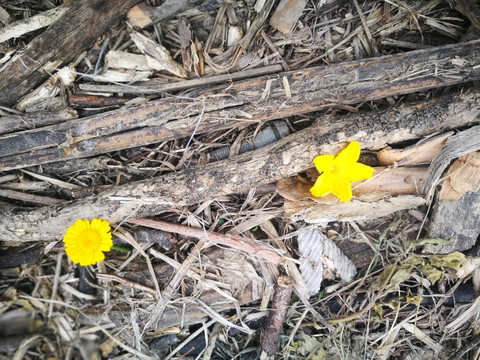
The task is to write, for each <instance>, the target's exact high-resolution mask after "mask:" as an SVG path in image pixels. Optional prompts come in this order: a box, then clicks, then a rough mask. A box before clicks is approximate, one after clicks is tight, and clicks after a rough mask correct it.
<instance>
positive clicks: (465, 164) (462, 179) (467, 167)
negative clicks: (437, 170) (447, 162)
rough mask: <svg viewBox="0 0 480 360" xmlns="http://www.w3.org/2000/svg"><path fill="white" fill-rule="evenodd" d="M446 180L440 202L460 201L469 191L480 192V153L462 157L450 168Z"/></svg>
mask: <svg viewBox="0 0 480 360" xmlns="http://www.w3.org/2000/svg"><path fill="white" fill-rule="evenodd" d="M445 178H446V179H445V182H444V183H443V184H442V189H441V190H440V194H439V197H438V200H439V201H450V200H458V199H460V198H461V197H462V196H463V194H465V193H466V192H468V191H470V192H477V191H478V190H480V153H478V152H476V151H475V152H472V153H470V154H467V155H463V156H460V157H459V158H458V159H457V160H455V162H454V163H453V164H452V165H451V166H450V167H449V169H448V171H447V174H446V176H445Z"/></svg>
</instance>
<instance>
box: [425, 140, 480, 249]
mask: <svg viewBox="0 0 480 360" xmlns="http://www.w3.org/2000/svg"><path fill="white" fill-rule="evenodd" d="M476 141H477V148H478V149H480V134H479V136H478V138H477V139H476ZM443 179H444V180H443V181H442V183H441V189H440V191H439V192H438V195H437V196H436V201H435V204H434V206H433V210H432V216H431V219H430V223H429V224H428V236H429V237H431V238H440V239H449V238H453V241H451V242H449V243H447V244H443V245H437V246H433V245H427V246H425V249H424V251H426V252H428V253H432V252H433V253H451V252H453V251H465V250H468V249H470V248H472V247H473V246H474V245H475V244H476V243H477V241H478V238H479V237H480V158H479V153H478V152H472V153H470V154H468V155H464V156H461V157H460V158H458V159H457V160H456V161H455V162H454V163H453V164H452V165H451V166H450V168H449V169H448V171H447V172H446V174H444V175H443ZM459 220H461V221H459Z"/></svg>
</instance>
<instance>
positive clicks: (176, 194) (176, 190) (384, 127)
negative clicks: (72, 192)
mask: <svg viewBox="0 0 480 360" xmlns="http://www.w3.org/2000/svg"><path fill="white" fill-rule="evenodd" d="M282 91H283V90H282ZM478 104H480V92H478V91H476V90H473V91H472V92H470V93H469V94H463V95H462V96H456V97H455V96H451V95H450V96H448V97H442V98H437V99H435V101H426V102H423V103H422V104H421V105H422V106H421V110H419V109H418V107H417V106H416V105H415V104H414V105H412V104H403V105H401V106H399V107H397V108H395V109H389V110H385V111H381V112H377V111H373V112H371V113H351V114H347V115H345V116H342V117H333V116H331V117H324V118H322V121H319V122H318V123H316V124H315V125H312V126H311V127H309V128H307V129H305V130H302V131H299V132H297V133H295V134H292V135H289V136H287V137H285V138H283V139H280V140H279V141H277V142H275V143H273V144H271V145H268V146H266V147H264V148H260V149H258V150H255V151H251V152H248V153H244V154H242V155H239V156H236V157H233V158H231V159H228V161H227V160H225V161H218V162H214V163H210V164H207V165H202V166H196V167H192V168H189V169H185V170H182V171H177V172H172V173H169V174H165V175H162V176H158V177H152V178H149V179H146V180H144V181H137V182H131V183H128V184H124V185H120V186H115V187H110V188H106V189H104V190H103V191H101V192H100V193H98V194H92V195H87V194H86V195H85V196H83V197H82V198H81V199H78V200H76V201H72V202H70V203H69V204H68V205H67V206H60V207H41V208H36V209H18V208H17V207H15V206H12V205H7V204H2V203H0V210H1V212H2V214H4V216H1V217H0V240H7V241H18V242H24V241H39V240H42V241H53V240H58V239H61V237H62V236H63V234H64V232H65V229H67V228H68V227H69V226H70V225H71V224H73V223H74V222H75V221H76V220H77V219H78V216H79V214H81V215H82V217H83V218H88V219H93V218H96V217H100V218H104V219H108V220H109V221H110V222H111V223H120V222H123V221H125V219H127V218H131V217H132V215H134V216H135V217H137V218H141V217H147V216H152V215H153V214H160V213H162V212H165V211H172V210H174V209H176V211H181V209H182V208H183V207H185V206H191V205H193V204H198V203H202V202H204V201H207V200H212V199H215V198H218V197H220V196H224V195H228V194H234V193H240V192H242V191H245V190H248V189H251V188H254V187H258V186H261V185H265V184H269V183H272V182H275V181H278V180H279V179H281V178H285V177H289V176H293V175H296V174H298V173H300V172H302V171H305V170H306V169H308V168H310V167H311V164H312V160H313V159H314V158H315V156H317V155H319V154H335V153H337V152H338V151H340V150H341V149H342V148H344V147H345V144H346V143H348V142H351V141H352V140H356V141H358V142H360V144H361V145H362V147H363V148H369V149H372V150H378V149H382V148H383V147H385V146H386V144H387V143H388V144H395V143H400V142H404V141H412V140H416V139H419V138H422V137H424V136H427V135H431V134H433V133H438V132H445V131H450V130H452V129H455V128H459V127H465V126H471V125H472V124H474V123H476V122H478V121H479V120H478V118H479V115H480V105H478ZM417 105H418V104H417ZM152 111H153V109H152ZM3 149H4V148H3V147H2V148H0V150H3ZM422 201H423V199H422ZM413 204H414V203H412V205H413ZM417 204H418V202H417Z"/></svg>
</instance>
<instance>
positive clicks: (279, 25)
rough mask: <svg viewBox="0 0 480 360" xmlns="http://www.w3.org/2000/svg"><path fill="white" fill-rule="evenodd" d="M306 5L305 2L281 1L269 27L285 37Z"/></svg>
mask: <svg viewBox="0 0 480 360" xmlns="http://www.w3.org/2000/svg"><path fill="white" fill-rule="evenodd" d="M306 4H307V0H281V1H280V3H279V4H278V6H277V8H276V9H275V12H274V13H273V15H272V18H271V19H270V25H271V26H273V27H274V28H276V29H277V30H279V31H281V32H282V33H284V34H285V35H287V34H289V33H290V31H291V30H292V28H293V26H294V25H295V24H296V23H297V21H298V19H299V18H300V16H301V15H302V12H303V9H305V5H306Z"/></svg>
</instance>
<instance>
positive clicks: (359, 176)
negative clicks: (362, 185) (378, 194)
mask: <svg viewBox="0 0 480 360" xmlns="http://www.w3.org/2000/svg"><path fill="white" fill-rule="evenodd" d="M372 175H373V168H372V167H370V166H368V165H364V164H359V163H356V164H353V165H352V166H349V167H348V168H347V169H346V171H345V176H346V177H347V178H348V180H350V181H360V180H365V179H370V178H371V177H372Z"/></svg>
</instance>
